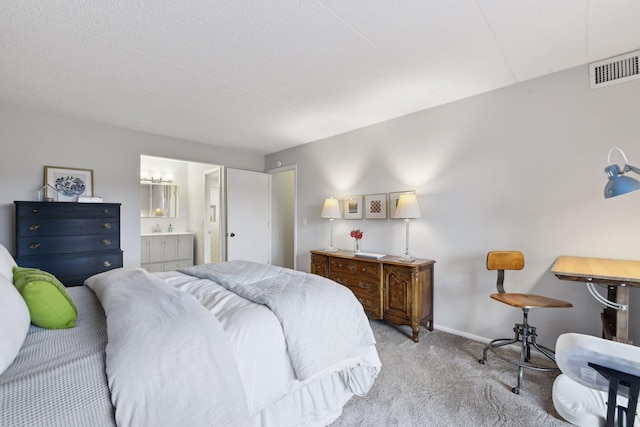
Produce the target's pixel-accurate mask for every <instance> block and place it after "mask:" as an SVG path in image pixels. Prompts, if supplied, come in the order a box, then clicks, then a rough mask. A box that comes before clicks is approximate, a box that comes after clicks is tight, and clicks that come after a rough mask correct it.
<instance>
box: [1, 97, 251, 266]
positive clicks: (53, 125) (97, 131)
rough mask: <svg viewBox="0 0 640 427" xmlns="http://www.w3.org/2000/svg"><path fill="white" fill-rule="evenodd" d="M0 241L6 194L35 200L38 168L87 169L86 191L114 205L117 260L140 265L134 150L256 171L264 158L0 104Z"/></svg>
mask: <svg viewBox="0 0 640 427" xmlns="http://www.w3.org/2000/svg"><path fill="white" fill-rule="evenodd" d="M0 143H1V145H2V148H3V150H2V155H1V156H0V176H1V177H2V180H3V183H2V185H1V186H0V243H1V244H3V245H4V246H6V247H7V248H8V249H9V251H10V252H11V253H15V246H14V245H15V210H14V207H13V202H14V200H36V199H37V197H36V196H37V194H36V193H37V191H38V189H39V188H40V187H42V185H43V183H44V166H45V165H48V166H68V167H79V168H87V169H93V172H94V177H93V178H94V192H95V194H96V195H99V196H102V197H103V199H104V201H105V202H116V203H122V216H121V221H122V223H121V226H122V232H121V239H122V248H123V250H124V264H125V266H139V265H140V155H141V154H145V155H150V156H157V157H166V158H173V159H180V160H187V161H198V162H204V163H212V164H219V165H225V166H229V167H234V168H238V169H248V170H256V171H262V170H263V166H264V156H262V155H259V154H256V153H255V152H249V151H243V150H229V149H223V148H219V147H214V146H211V145H205V144H199V143H195V142H190V141H184V140H180V139H175V138H167V137H161V136H157V135H152V134H147V133H143V132H134V131H129V130H124V129H120V128H115V127H111V126H105V125H98V124H94V123H90V122H86V121H82V120H73V119H66V118H61V117H57V116H53V115H50V114H43V113H35V112H30V111H25V110H22V109H19V108H16V107H14V106H10V105H6V104H0Z"/></svg>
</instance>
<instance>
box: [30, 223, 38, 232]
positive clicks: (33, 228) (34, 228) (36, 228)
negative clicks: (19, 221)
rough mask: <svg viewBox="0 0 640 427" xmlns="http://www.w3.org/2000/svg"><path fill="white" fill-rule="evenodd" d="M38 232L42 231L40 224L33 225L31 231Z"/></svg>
mask: <svg viewBox="0 0 640 427" xmlns="http://www.w3.org/2000/svg"><path fill="white" fill-rule="evenodd" d="M36 230H40V224H31V225H30V226H29V231H36Z"/></svg>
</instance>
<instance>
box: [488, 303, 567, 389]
mask: <svg viewBox="0 0 640 427" xmlns="http://www.w3.org/2000/svg"><path fill="white" fill-rule="evenodd" d="M522 311H523V316H522V323H516V325H515V327H514V328H513V331H514V332H515V337H514V338H513V339H511V338H498V339H495V340H493V341H491V342H490V343H489V345H487V346H486V347H485V349H484V351H483V352H482V359H480V360H478V362H479V363H481V364H483V365H484V364H486V363H487V359H488V355H489V351H492V352H493V353H494V354H495V355H496V356H497V357H499V358H500V359H502V360H504V361H505V362H508V363H511V364H512V365H515V366H517V367H518V383H517V385H516V386H515V387H512V388H511V391H512V392H513V393H515V394H520V390H522V383H523V378H524V370H525V369H531V370H536V371H543V372H557V371H558V368H557V367H556V368H548V367H540V366H534V365H531V364H529V362H530V360H531V348H532V347H533V349H535V350H538V351H539V352H540V353H541V354H542V355H544V356H545V357H547V358H548V359H550V360H551V361H553V362H554V363H555V357H554V354H553V351H552V350H550V349H548V348H546V347H544V346H542V345H540V344H538V343H537V342H536V337H537V333H536V328H535V327H533V326H530V325H529V319H528V314H529V309H528V308H523V309H522ZM516 342H520V343H521V346H520V356H519V359H518V360H517V361H515V360H511V359H508V358H506V357H505V356H503V355H501V354H499V353H497V352H496V351H495V349H496V348H498V347H502V346H505V345H510V344H515V343H516Z"/></svg>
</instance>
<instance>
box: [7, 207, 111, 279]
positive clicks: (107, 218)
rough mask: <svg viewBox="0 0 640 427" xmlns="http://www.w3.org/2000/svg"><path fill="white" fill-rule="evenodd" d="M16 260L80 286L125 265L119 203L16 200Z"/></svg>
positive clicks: (22, 264)
mask: <svg viewBox="0 0 640 427" xmlns="http://www.w3.org/2000/svg"><path fill="white" fill-rule="evenodd" d="M14 203H15V207H16V263H17V264H18V265H19V266H20V267H36V268H39V269H41V270H44V271H48V272H49V273H51V274H53V275H55V276H56V277H57V278H58V279H59V280H60V281H61V282H62V283H63V284H64V285H65V286H80V285H82V284H83V283H84V280H85V279H86V278H87V277H89V276H92V275H94V274H96V273H101V272H103V271H107V270H111V269H114V268H118V267H122V250H121V249H120V204H119V203H73V202H14Z"/></svg>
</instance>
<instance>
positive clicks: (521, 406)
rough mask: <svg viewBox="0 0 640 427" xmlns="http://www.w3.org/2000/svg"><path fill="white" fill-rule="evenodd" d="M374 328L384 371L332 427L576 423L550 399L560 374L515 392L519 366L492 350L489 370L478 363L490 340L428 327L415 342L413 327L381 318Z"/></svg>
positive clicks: (533, 374)
mask: <svg viewBox="0 0 640 427" xmlns="http://www.w3.org/2000/svg"><path fill="white" fill-rule="evenodd" d="M371 327H372V329H373V332H374V334H375V337H376V341H377V349H378V353H379V355H380V360H381V361H382V370H381V372H380V374H379V375H378V378H376V381H375V383H374V385H373V387H372V388H371V390H370V391H369V393H368V394H367V395H366V396H364V397H358V396H354V397H352V398H351V400H350V401H349V402H347V404H346V405H345V407H344V409H343V412H342V415H341V416H340V417H339V418H338V419H337V420H336V421H335V422H334V423H333V424H331V426H332V427H355V426H367V427H370V426H402V427H411V426H545V427H546V426H569V425H571V424H569V423H567V422H565V421H563V420H562V418H561V417H560V415H558V413H557V412H556V411H555V409H554V407H553V402H552V400H551V387H552V384H553V380H554V379H555V377H556V376H557V375H558V373H556V372H538V371H531V370H525V373H524V380H523V386H522V387H523V390H522V391H521V392H520V394H519V395H516V394H513V393H512V392H511V387H513V386H515V385H516V383H517V367H516V366H513V365H510V364H508V363H506V362H504V361H502V360H500V359H499V358H497V357H496V356H495V355H493V354H492V353H491V352H490V353H489V361H488V363H487V364H486V365H482V364H480V363H478V359H480V358H481V357H482V350H483V349H484V347H485V344H484V343H481V342H478V341H473V340H470V339H467V338H464V337H460V336H457V335H453V334H449V333H446V332H442V331H437V330H434V331H432V332H430V331H428V330H426V329H424V328H421V331H420V342H419V343H414V342H413V341H412V340H411V339H409V338H408V336H407V335H408V334H409V331H410V329H409V328H408V327H400V328H398V327H396V326H391V325H389V324H387V323H385V322H382V321H371ZM506 336H509V335H508V334H507V335H506ZM513 355H514V357H517V353H516V352H513ZM534 360H535V359H534Z"/></svg>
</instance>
